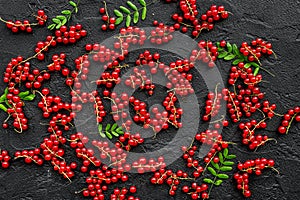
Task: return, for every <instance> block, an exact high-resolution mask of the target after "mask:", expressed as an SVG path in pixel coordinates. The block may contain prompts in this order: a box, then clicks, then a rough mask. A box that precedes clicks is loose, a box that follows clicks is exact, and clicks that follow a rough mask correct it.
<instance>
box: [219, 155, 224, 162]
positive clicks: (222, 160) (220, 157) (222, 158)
mask: <svg viewBox="0 0 300 200" xmlns="http://www.w3.org/2000/svg"><path fill="white" fill-rule="evenodd" d="M218 156H219V159H220V163H223V162H224V157H223V155H222V153H221V152H219V154H218Z"/></svg>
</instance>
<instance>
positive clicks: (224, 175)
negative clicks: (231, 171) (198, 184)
mask: <svg viewBox="0 0 300 200" xmlns="http://www.w3.org/2000/svg"><path fill="white" fill-rule="evenodd" d="M217 177H218V178H221V179H228V178H229V176H228V175H227V174H218V175H217Z"/></svg>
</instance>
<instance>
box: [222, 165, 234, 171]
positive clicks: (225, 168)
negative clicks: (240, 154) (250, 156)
mask: <svg viewBox="0 0 300 200" xmlns="http://www.w3.org/2000/svg"><path fill="white" fill-rule="evenodd" d="M220 170H221V171H222V172H229V171H231V170H232V167H228V166H223V167H221V168H220Z"/></svg>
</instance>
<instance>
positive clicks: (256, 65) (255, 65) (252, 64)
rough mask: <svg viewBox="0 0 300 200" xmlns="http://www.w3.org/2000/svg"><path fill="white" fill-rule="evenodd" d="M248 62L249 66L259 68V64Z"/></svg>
mask: <svg viewBox="0 0 300 200" xmlns="http://www.w3.org/2000/svg"><path fill="white" fill-rule="evenodd" d="M250 64H251V66H253V67H256V68H259V67H260V65H259V64H257V63H256V62H251V63H250Z"/></svg>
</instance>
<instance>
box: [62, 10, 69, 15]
mask: <svg viewBox="0 0 300 200" xmlns="http://www.w3.org/2000/svg"><path fill="white" fill-rule="evenodd" d="M61 14H63V15H71V11H70V10H63V11H61Z"/></svg>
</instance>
